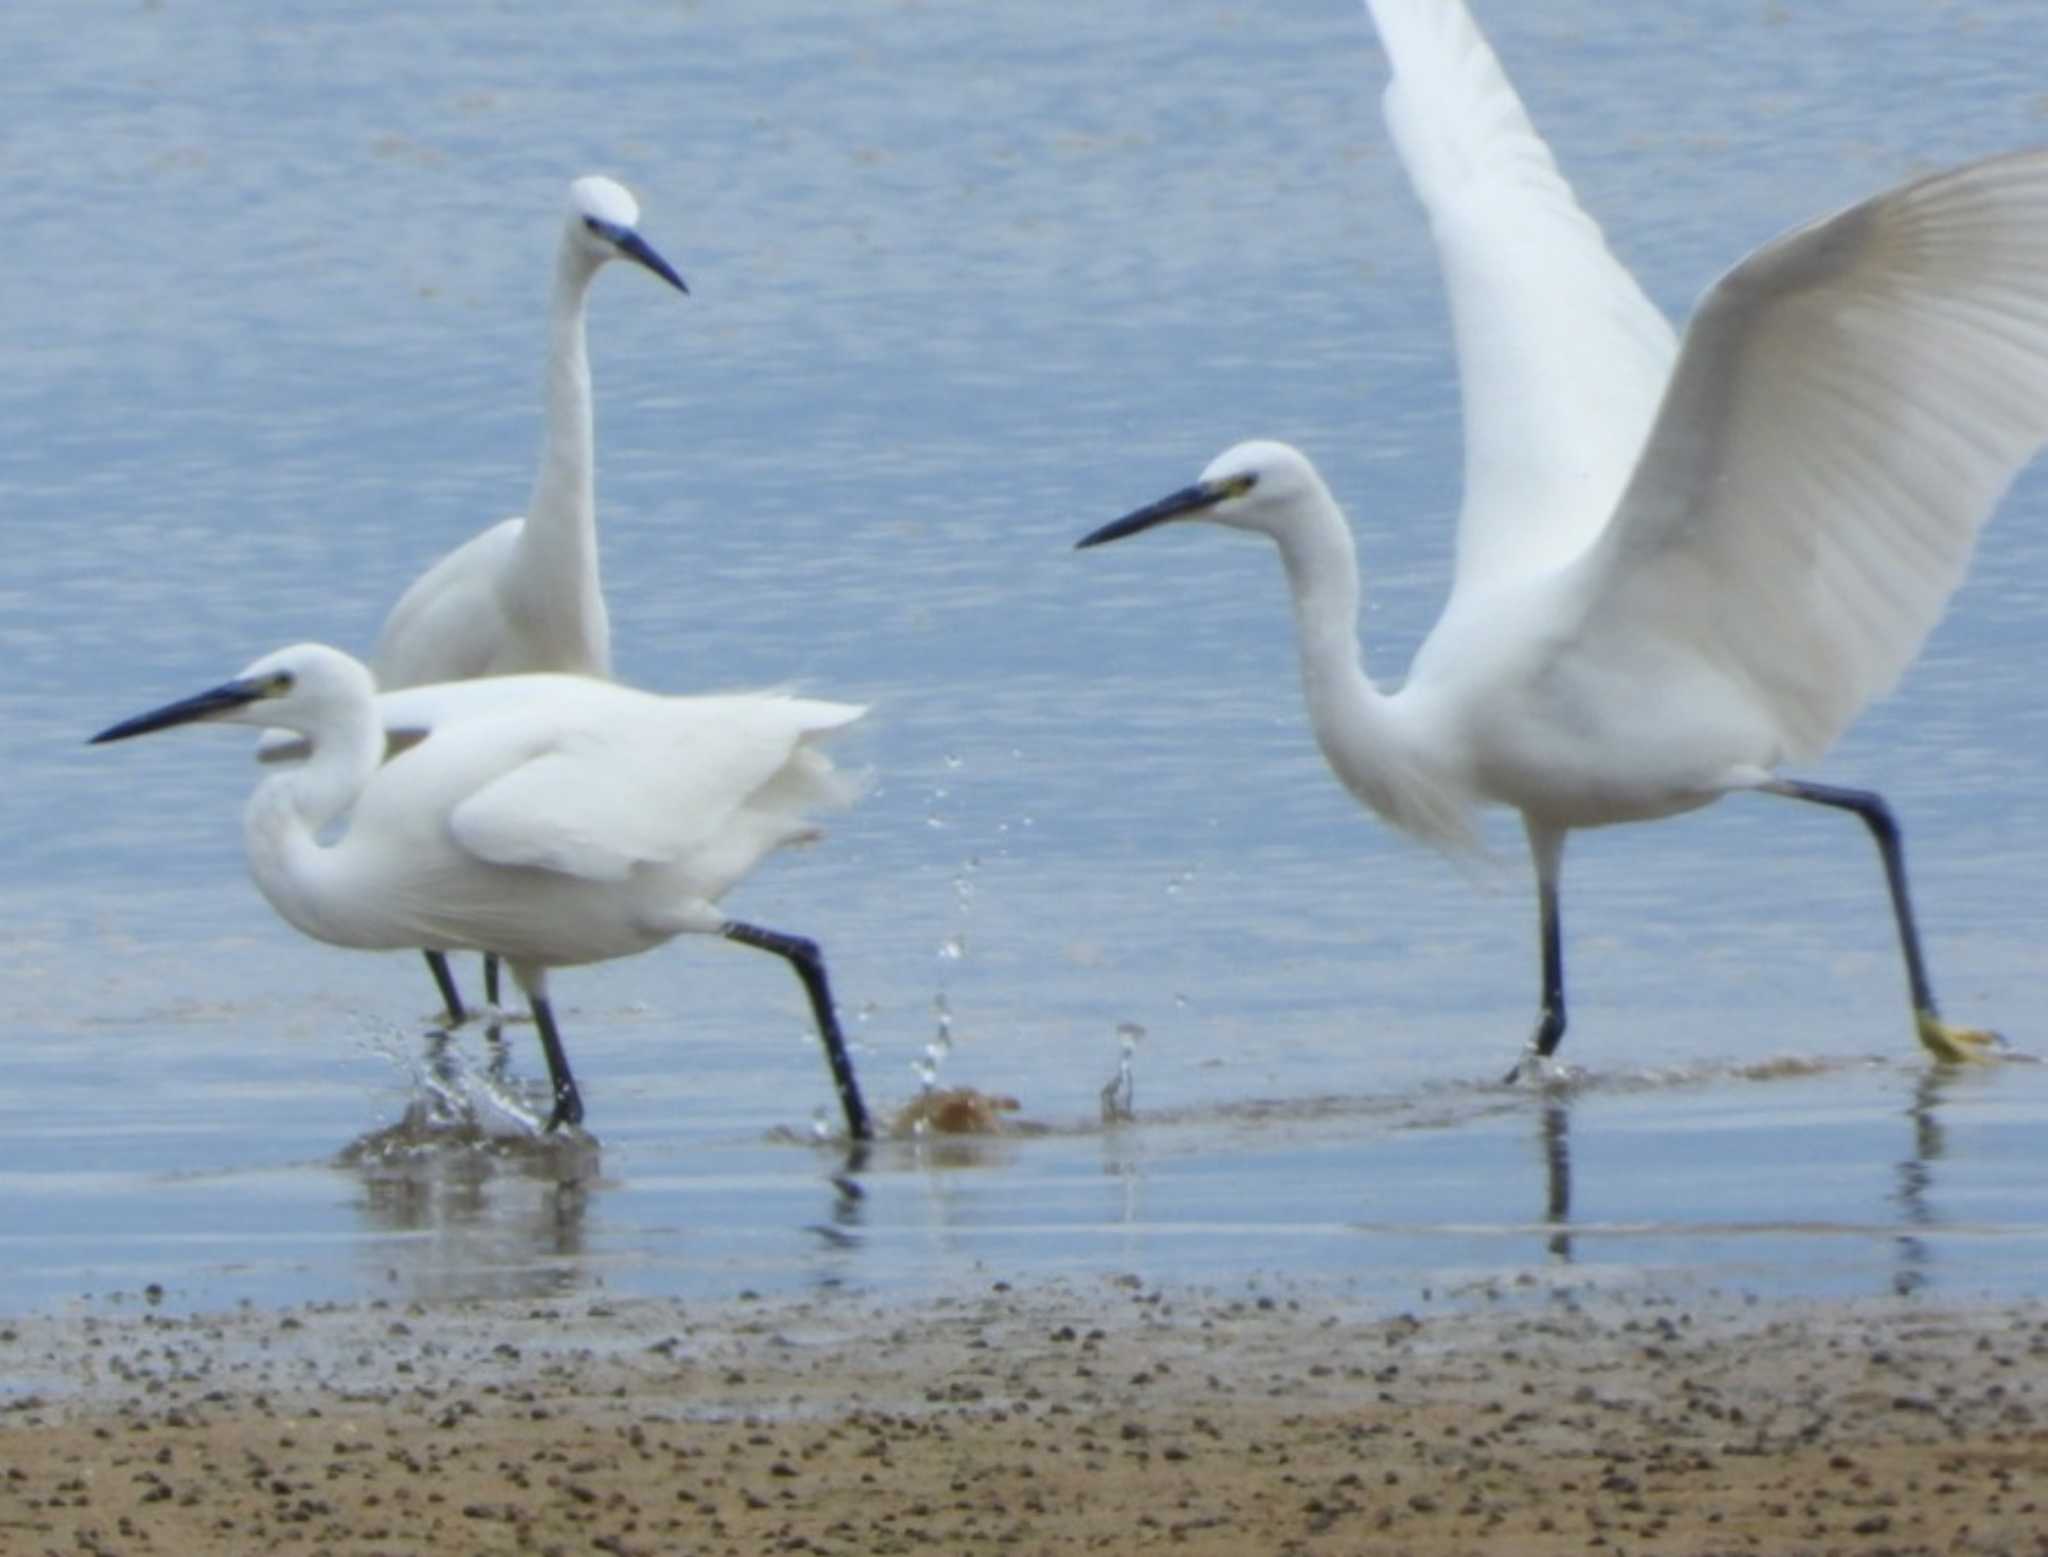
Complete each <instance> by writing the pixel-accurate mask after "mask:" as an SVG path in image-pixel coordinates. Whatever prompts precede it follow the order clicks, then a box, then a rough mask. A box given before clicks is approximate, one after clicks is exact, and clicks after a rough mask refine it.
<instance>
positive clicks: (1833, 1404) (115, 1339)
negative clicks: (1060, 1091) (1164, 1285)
mask: <svg viewBox="0 0 2048 1557" xmlns="http://www.w3.org/2000/svg"><path fill="white" fill-rule="evenodd" d="M1440 1306H1441V1308H1442V1311H1441V1312H1436V1311H1434V1310H1432V1311H1424V1312H1418V1313H1415V1314H1403V1315H1396V1316H1392V1317H1388V1316H1386V1315H1384V1314H1379V1315H1366V1314H1363V1313H1359V1312H1354V1311H1352V1310H1351V1309H1349V1308H1348V1307H1347V1306H1346V1304H1345V1302H1344V1300H1343V1298H1342V1297H1341V1296H1331V1295H1328V1294H1320V1295H1319V1294H1317V1293H1313V1292H1308V1291H1295V1290H1289V1289H1288V1288H1287V1287H1285V1286H1275V1287H1271V1288H1269V1289H1267V1292H1266V1293H1265V1295H1260V1293H1258V1292H1257V1291H1253V1292H1248V1293H1246V1294H1243V1295H1238V1296H1220V1295H1216V1294H1213V1293H1209V1294H1204V1293H1195V1292H1180V1293H1175V1292H1162V1291H1159V1290H1155V1289H1151V1288H1148V1287H1146V1286H1144V1285H1143V1284H1142V1283H1140V1282H1138V1281H1137V1280H1135V1279H1132V1278H1124V1279H1104V1280H1088V1281H1076V1282H1073V1283H1071V1284H1067V1283H1051V1284H1045V1285H1039V1286H1034V1287H1033V1288H1031V1289H1029V1290H1010V1289H1009V1288H1007V1287H1006V1286H1004V1285H1003V1284H1000V1283H998V1284H995V1285H993V1286H991V1287H990V1288H989V1289H988V1290H986V1291H985V1292H982V1293H978V1294H975V1295H972V1296H966V1297H959V1298H954V1299H937V1300H926V1301H923V1302H918V1303H891V1302H884V1301H881V1300H877V1299H874V1298H869V1297H856V1296H852V1295H845V1294H838V1295H828V1296H823V1297H816V1298H809V1299H802V1300H796V1299H787V1300H785V1299H776V1300H772V1301H771V1300H755V1299H749V1298H744V1297H743V1298H741V1299H739V1300H736V1301H734V1302H732V1303H729V1304H723V1305H719V1306H716V1307H710V1306H703V1305H694V1306H688V1307H685V1306H683V1305H679V1304H676V1303H672V1302H657V1301H640V1300H635V1301H631V1302H620V1303H616V1304H614V1303H607V1302H604V1301H601V1300H592V1299H590V1298H587V1297H586V1298H578V1299H576V1300H574V1301H570V1302H564V1303H561V1304H559V1305H551V1304H549V1303H546V1302H536V1303H475V1304H456V1305H449V1306H443V1307H438V1308H435V1309H433V1310H431V1311H429V1310H427V1309H424V1308H420V1307H417V1306H413V1307H407V1306H404V1305H397V1304H376V1303H370V1304H361V1305H348V1306H338V1307H337V1306H324V1305H323V1306H314V1307H309V1308H304V1309H298V1310H293V1311H291V1312H289V1313H283V1314H279V1313H265V1312H261V1311H258V1310H254V1309H248V1310H243V1311H240V1312H236V1313H233V1314H228V1315H215V1316H208V1315H197V1316H195V1315H171V1314H168V1313H162V1312H158V1311H156V1310H154V1309H152V1308H150V1307H149V1306H148V1304H147V1302H146V1301H145V1300H144V1299H142V1298H132V1299H128V1300H126V1301H125V1302H113V1303H100V1304H96V1305H94V1306H93V1307H92V1308H91V1309H90V1310H86V1311H80V1312H77V1313H72V1314H68V1315H64V1316H59V1317H50V1318H36V1319H30V1320H21V1321H16V1322H14V1323H12V1324H9V1325H7V1326H6V1327H5V1329H4V1330H0V1358H4V1359H5V1361H6V1363H7V1372H6V1379H7V1385H8V1387H7V1391H6V1395H5V1397H4V1410H0V1489H4V1490H0V1552H4V1553H8V1554H12V1553H43V1552H62V1553H78V1552H87V1553H113V1552H121V1553H133V1552H175V1553H198V1552H256V1551H265V1552H271V1551H282V1552H304V1553H309V1554H319V1553H328V1554H337V1557H339V1554H368V1553H394V1554H395V1553H413V1552H424V1551H429V1550H431V1551H435V1552H449V1553H469V1552H476V1553H490V1552H517V1553H571V1552H610V1553H615V1554H625V1553H648V1554H669V1553H721V1554H722V1553H734V1554H747V1557H753V1554H757V1553H764V1552H806V1553H833V1552H844V1553H856V1552H857V1553H921V1552H934V1553H938V1552H944V1553H953V1552H964V1551H972V1550H980V1549H992V1550H1008V1551H1020V1552H1040V1551H1043V1552H1069V1551H1071V1552H1142V1551H1153V1550H1158V1551H1173V1552H1185V1553H1216V1554H1224V1553H1231V1554H1244V1553H1294V1552H1304V1553H1306V1552H1367V1553H1381V1552H1385V1553H1418V1554H1432V1553H1516V1554H1546V1553H1565V1552H1574V1553H1576V1552H1585V1551H1589V1550H1590V1551H1600V1552H1603V1553H1606V1552H1613V1553H1621V1552H1635V1551H1645V1552H1683V1553H1720V1552H1766V1553H1773V1554H1785V1553H1804V1552H1814V1553H1870V1554H1880V1553H1889V1554H1905V1553H1923V1552H1924V1553H1936V1552H1939V1553H2000V1554H2003V1553H2021V1554H2042V1553H2048V1398H2044V1395H2048V1306H2043V1305H2038V1304H2028V1305H2024V1306H2020V1307H2012V1306H2006V1307H1998V1308H1968V1307H1957V1306H1953V1305H1940V1304H1935V1303H1923V1302H1917V1301H1913V1300H1899V1301H1887V1302H1882V1303H1872V1304H1868V1305H1851V1306H1840V1305H1832V1306H1826V1305H1812V1304H1805V1305H1798V1306H1791V1307H1785V1306H1780V1307H1768V1306H1758V1305H1750V1304H1745V1303H1743V1302H1742V1301H1740V1300H1733V1299H1728V1298H1724V1297H1711V1298H1708V1299H1707V1300H1704V1301H1701V1302H1690V1301H1687V1300H1681V1299H1677V1298H1669V1297H1656V1296H1649V1295H1644V1294H1640V1293H1639V1294H1636V1295H1632V1296H1628V1297H1612V1296H1599V1297H1597V1298H1594V1299H1580V1298H1574V1297H1566V1296H1557V1295H1551V1296H1540V1295H1539V1296H1534V1297H1518V1298H1514V1299H1513V1300H1511V1301H1501V1300H1495V1301H1492V1302H1488V1301H1484V1300H1481V1301H1479V1302H1477V1303H1463V1304H1450V1303H1444V1304H1442V1305H1440Z"/></svg>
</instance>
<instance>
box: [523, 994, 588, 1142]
mask: <svg viewBox="0 0 2048 1557" xmlns="http://www.w3.org/2000/svg"><path fill="white" fill-rule="evenodd" d="M531 1004H532V1006H533V1025H534V1026H535V1027H538V1028H539V1029H540V1048H541V1053H543V1054H545V1055H546V1056H547V1060H548V1080H549V1082H551V1083H552V1084H553V1086H554V1089H555V1111H554V1112H553V1113H551V1114H549V1115H548V1122H547V1124H546V1125H545V1126H543V1127H542V1128H543V1129H544V1130H554V1129H558V1128H559V1127H561V1126H562V1125H577V1124H581V1123H583V1096H582V1094H581V1093H579V1092H578V1091H577V1090H576V1078H575V1077H574V1076H572V1075H570V1074H569V1055H568V1052H567V1051H566V1050H565V1049H563V1047H562V1034H561V1030H560V1029H559V1028H557V1027H556V1026H555V1011H554V1007H552V1006H550V1005H549V1004H548V1003H547V999H546V997H544V996H538V995H537V996H535V997H533V999H532V1001H531Z"/></svg>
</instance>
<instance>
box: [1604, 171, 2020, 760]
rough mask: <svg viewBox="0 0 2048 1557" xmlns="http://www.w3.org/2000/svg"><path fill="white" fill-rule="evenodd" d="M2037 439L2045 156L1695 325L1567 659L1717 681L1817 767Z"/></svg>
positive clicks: (1846, 234)
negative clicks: (1582, 653) (1654, 646)
mask: <svg viewBox="0 0 2048 1557" xmlns="http://www.w3.org/2000/svg"><path fill="white" fill-rule="evenodd" d="M2044 439H2048V151H2034V152H2026V153H2020V154H2017V155H2013V156H2006V157H1996V158H1992V159H1990V160H1988V161H1984V162H1979V163H1974V164H1972V165H1970V166H1968V167H1964V168H1961V169H1958V170H1955V171H1953V172H1949V173H1944V174H1938V175H1936V176H1934V177H1932V178H1927V179H1922V180H1920V181H1918V182H1916V183H1912V184H1908V185H1906V186H1904V187H1902V188H1900V189H1897V190H1893V191H1891V192H1890V193H1887V194H1883V195H1879V196H1877V197H1875V198H1874V199H1871V200H1867V201H1865V202H1863V203H1862V204H1860V205H1856V206H1852V207H1850V208H1849V209H1848V210H1846V211H1843V212H1840V213H1838V214H1837V215H1835V216H1832V217H1828V218H1824V219H1823V220H1820V221H1817V222H1814V223H1812V224H1810V225H1808V226H1806V227H1802V228H1800V229H1798V230H1796V231H1794V232H1791V233H1789V234H1787V235H1786V236H1784V237H1782V238H1779V239H1777V240H1775V241H1774V242H1772V243H1770V244H1767V245H1766V246H1765V247H1763V248H1761V249H1759V250H1757V251H1756V253H1754V254H1752V255H1751V256H1750V257H1749V258H1747V259H1746V260H1744V261H1743V262H1742V263H1741V264H1740V265H1738V266H1736V267H1735V269H1733V270H1732V271H1730V272H1729V273H1728V274H1727V275H1726V276H1724V277H1722V279H1721V280H1720V281H1719V282H1717V283H1716V284H1715V285H1714V286H1713V288H1711V289H1710V290H1709V291H1708V293H1707V295H1706V297H1705V298H1704V299H1703V300H1702V301H1701V304H1700V307H1699V311H1698V313H1697V314H1696V315H1695V317H1694V319H1693V321H1692V324H1691V325H1690V326H1689V327H1688V329H1687V331H1686V335H1685V340H1684V343H1683V346H1682V349H1681V352H1680V356H1679V360H1678V364H1677V367H1676V368H1675V370H1674V373H1673V377H1672V382H1671V388H1670V392H1669V393H1668V394H1667V395H1666V397H1665V400H1664V403H1663V406H1662V407H1661V409H1660V411H1659V413H1658V416H1657V421H1656V425H1655V427H1654V429H1653V430H1652V432H1651V435H1650V440H1649V444H1648V446H1647V447H1646V449H1645V451H1644V455H1643V460H1642V463H1641V465H1640V466H1639V467H1638V468H1637V470H1636V472H1635V474H1634V476H1633V478H1632V479H1631V481H1630V483H1629V486H1628V489H1627V491H1626V493H1625V494H1624V496H1623V498H1622V501H1621V506H1620V508H1619V510H1618V511H1617V513H1616V515H1615V518H1614V522H1613V524H1612V525H1611V526H1610V527H1609V529H1608V531H1607V533H1606V534H1605V535H1604V536H1603V537H1602V539H1601V541H1600V543H1599V546H1598V547H1597V548H1596V550H1595V551H1594V552H1593V553H1592V554H1590V555H1589V556H1588V557H1587V558H1586V559H1585V562H1584V564H1583V566H1584V568H1585V569H1586V572H1585V575H1584V578H1583V585H1584V590H1585V593H1584V596H1583V598H1584V599H1585V600H1586V601H1587V602H1588V604H1587V607H1586V612H1587V614H1586V618H1585V621H1584V623H1583V626H1582V630H1581V633H1580V641H1581V643H1582V644H1583V645H1584V646H1586V647H1588V648H1595V647H1596V646H1597V643H1598V641H1599V640H1600V639H1601V637H1602V635H1609V636H1607V638H1606V641H1607V642H1608V643H1610V644H1612V645H1613V649H1612V652H1614V653H1616V654H1621V653H1626V652H1631V648H1630V646H1631V645H1640V644H1642V643H1643V642H1645V641H1648V640H1649V639H1650V638H1652V637H1655V636H1661V637H1663V638H1664V639H1666V640H1668V641H1671V642H1674V643H1676V644H1678V645H1680V646H1682V647H1683V648H1685V649H1686V650H1688V651H1690V652H1693V653H1696V654H1698V655H1700V656H1702V657H1703V658H1707V659H1710V660H1712V661H1713V662H1715V663H1718V664H1719V665H1721V666H1722V667H1723V668H1724V669H1725V670H1726V671H1727V672H1728V673H1729V674H1731V675H1732V676H1734V677H1735V678H1736V679H1737V680H1738V681H1739V682H1744V683H1746V684H1747V685H1749V686H1750V687H1751V688H1752V689H1753V692H1754V696H1755V697H1756V699H1757V700H1758V706H1759V707H1760V708H1761V709H1763V710H1764V711H1766V712H1767V714H1768V715H1769V716H1770V717H1771V718H1772V719H1774V720H1775V721H1776V723H1777V726H1778V728H1779V730H1780V732H1781V735H1782V739H1783V742H1784V748H1785V750H1784V756H1785V757H1786V758H1788V759H1792V760H1805V759H1811V758H1813V757H1815V756H1817V755H1819V753H1820V752H1821V751H1823V750H1824V749H1825V748H1826V747H1827V746H1828V745H1829V743H1830V742H1832V741H1833V740H1834V739H1835V737H1836V736H1837V735H1839V734H1840V733H1841V731H1842V730H1843V728H1844V727H1845V726H1847V724H1848V723H1849V721H1850V720H1851V719H1852V718H1854V717H1855V715H1856V713H1857V712H1858V711H1859V710H1860V709H1861V708H1862V707H1863V706H1864V705H1865V704H1866V703H1867V702H1868V701H1869V700H1870V699H1871V698H1873V697H1875V696H1877V695H1878V694H1880V693H1882V692H1884V691H1886V690H1887V689H1889V688H1890V687H1891V685H1892V684H1893V683H1894V682H1895V681H1896V680H1897V679H1898V677H1899V675H1900V673H1901V672H1902V671H1903V670H1904V669H1905V667H1906V665H1907V664H1908V663H1909V662H1910V661H1911V660H1912V658H1913V656H1914V654H1915V653H1917V652H1918V650H1919V647H1920V645H1921V643H1922V641H1923V640H1924V639H1925V638H1926V636H1927V634H1928V632H1929V631H1930V630H1931V629H1932V628H1933V626H1934V624H1935V622H1936V620H1937V619H1938V618H1939V616H1940V614H1941V611H1942V608H1943V606H1944V605H1945V604H1946V602H1947V600H1948V597H1949V595H1950V594H1951V592H1952V591H1953V590H1954V589H1955V586H1956V584H1957V583H1958V582H1959V581H1960V580H1961V578H1962V575H1963V570H1964V568H1965V567H1966V565H1967V564H1968V561H1969V555H1970V550H1971V547H1972V545H1973V543H1974V542H1975V539H1976V535H1977V531H1978V529H1979V528H1980V527H1981V526H1982V524H1983V523H1984V521H1985V519H1986V518H1988V517H1989V515H1990V513H1991V511H1992V509H1993V508H1994V507H1995V506H1996V505H1997V502H1998V500H1999V497H2000V496H2001V495H2002V494H2003V493H2004V491H2005V489H2006V487H2007V485H2008V484H2009V483H2010V482H2011V481H2012V479H2013V477H2014V476H2015V475H2016V474H2017V473H2018V471H2019V470H2020V468H2021V467H2022V466H2023V465H2024V464H2025V463H2026V462H2027V460H2028V459H2030V458H2031V457H2032V456H2033V454H2034V453H2035V451H2036V450H2037V449H2038V448H2039V447H2040V446H2041V443H2042V442H2043V440H2044Z"/></svg>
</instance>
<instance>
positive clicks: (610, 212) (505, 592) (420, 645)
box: [266, 175, 688, 1021]
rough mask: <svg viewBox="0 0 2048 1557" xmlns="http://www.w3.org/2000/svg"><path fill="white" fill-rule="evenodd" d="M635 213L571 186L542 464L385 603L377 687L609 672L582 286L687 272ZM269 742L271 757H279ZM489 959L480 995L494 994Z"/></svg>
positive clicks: (617, 188)
mask: <svg viewBox="0 0 2048 1557" xmlns="http://www.w3.org/2000/svg"><path fill="white" fill-rule="evenodd" d="M639 220H640V207H639V204H638V202H636V201H635V200H634V198H633V196H632V195H631V194H630V193H629V192H628V191H627V190H626V189H625V188H624V186H622V185H620V184H617V183H614V182H613V181H612V180H611V179H608V178H601V177H597V176H595V175H591V176H587V177H584V178H579V179H577V180H576V181H575V182H574V183H573V184H571V185H570V186H569V209H568V212H567V214H566V215H565V216H564V218H563V222H562V237H561V242H560V244H559V246H558V247H557V249H556V253H555V276H554V286H553V290H552V292H551V294H550V296H549V300H548V352H547V378H546V386H545V393H546V418H545V421H544V423H543V431H542V441H541V455H540V470H539V472H538V474H537V475H536V476H535V478H534V484H533V495H532V499H531V501H530V502H529V503H528V504H527V508H526V514H525V516H524V517H523V518H512V519H506V520H502V521H500V522H499V523H497V524H495V525H492V526H491V528H489V529H488V530H485V531H484V532H483V533H482V534H480V535H477V536H476V537H474V538H473V539H471V540H470V541H468V542H466V543H465V544H463V545H462V546H459V547H457V548H456V549H455V550H454V551H452V552H450V553H448V555H446V556H445V557H443V558H442V559H441V560H440V561H439V562H437V563H435V564H434V565H433V566H432V567H431V568H429V569H428V570H427V571H426V572H425V573H423V574H421V575H420V577H419V578H417V579H416V580H414V581H413V583H412V585H411V587H410V588H408V589H407V590H406V591H405V593H404V594H403V595H401V596H400V597H399V600H398V603H397V604H396V605H395V606H393V607H392V608H391V614H390V615H389V616H388V617H387V618H386V619H385V622H384V627H383V630H382V632H381V633H379V635H378V638H377V648H376V652H375V654H374V656H373V658H372V664H373V667H374V669H375V672H376V676H377V684H378V685H379V686H381V687H385V688H397V687H411V686H419V685H423V684H428V683H434V682H443V681H461V680H466V679H468V678H470V677H474V676H502V675H508V674H517V673H520V672H524V671H565V672H569V673H572V674H577V675H586V676H609V675H610V674H611V670H612V647H611V626H610V620H609V618H608V616H607V614H606V611H605V603H604V588H603V583H602V580H601V577H600V573H599V568H598V551H597V488H596V459H597V453H596V437H595V432H594V430H593V413H592V409H591V393H590V352H589V346H588V342H587V338H586V330H585V325H584V317H585V314H586V311H587V303H588V299H589V295H590V284H591V282H592V281H594V280H595V279H596V277H597V273H598V271H599V270H601V269H603V267H604V266H605V265H606V263H608V262H609V261H611V260H614V259H627V260H630V261H632V262H633V263H635V264H637V265H641V266H643V267H645V268H646V269H648V270H650V271H652V272H653V273H654V274H655V275H657V276H659V277H661V279H662V280H664V281H666V282H668V283H669V284H670V285H671V286H673V287H675V288H676V289H677V290H678V291H687V290H688V288H687V287H685V286H684V285H683V280H682V277H680V276H678V275H677V274H676V273H675V271H674V270H673V269H672V268H670V266H669V263H668V261H666V260H664V259H663V258H662V257H661V256H660V255H659V254H657V253H656V252H655V251H654V249H653V247H652V246H651V245H649V244H648V242H647V240H646V239H645V238H643V237H641V236H640V233H639V231H638V227H637V223H638V222H639ZM277 750H278V748H277V747H276V745H275V744H274V743H273V744H272V745H270V746H268V747H266V754H267V755H272V756H274V755H276V753H277ZM427 965H428V967H429V968H430V969H431V970H432V972H433V975H434V982H435V984H436V985H437V986H438V987H439V989H440V991H441V996H442V998H443V1000H445V1001H446V1002H447V1005H448V1014H449V1017H450V1018H451V1019H452V1020H454V1021H461V1020H462V1018H463V1015H464V1012H463V1006H462V998H461V995H460V994H459V993H458V992H457V990H456V987H455V981H454V978H453V977H452V976H451V975H450V973H449V971H448V965H447V963H446V961H445V960H444V959H443V958H442V957H441V956H440V954H439V953H436V952H429V953H428V954H427ZM496 984H497V978H496V968H495V967H494V966H493V965H491V964H489V963H488V962H487V963H486V972H485V987H486V995H487V998H489V999H493V1000H495V999H496V998H497V989H496Z"/></svg>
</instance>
